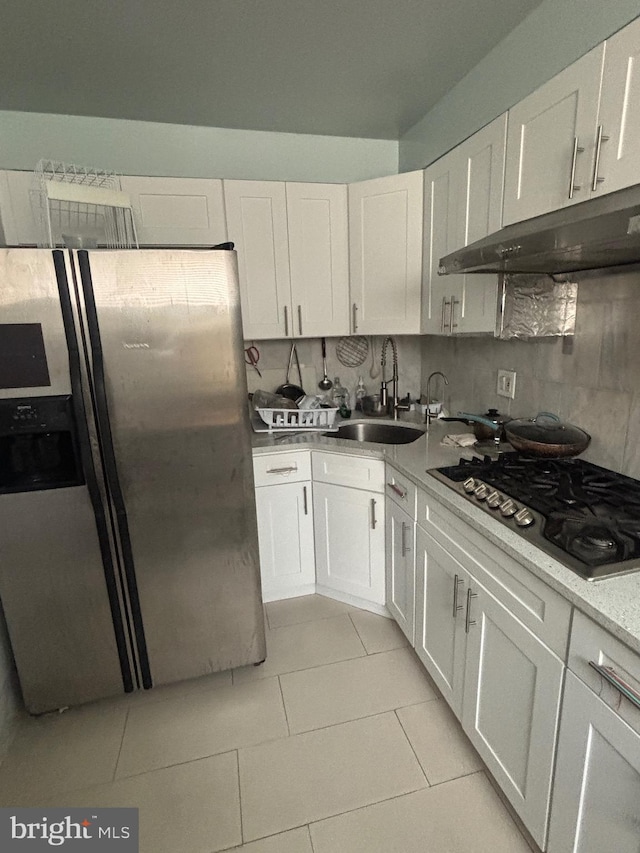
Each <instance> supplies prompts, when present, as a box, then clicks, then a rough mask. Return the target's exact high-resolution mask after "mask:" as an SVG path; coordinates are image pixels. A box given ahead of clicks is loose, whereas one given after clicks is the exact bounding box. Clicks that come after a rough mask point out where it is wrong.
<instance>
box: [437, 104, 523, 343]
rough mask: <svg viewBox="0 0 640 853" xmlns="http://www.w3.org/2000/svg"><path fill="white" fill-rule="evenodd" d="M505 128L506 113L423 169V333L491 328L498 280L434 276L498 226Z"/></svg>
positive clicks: (484, 330) (460, 276) (499, 220)
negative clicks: (442, 264) (457, 253)
mask: <svg viewBox="0 0 640 853" xmlns="http://www.w3.org/2000/svg"><path fill="white" fill-rule="evenodd" d="M506 126H507V114H506V113H505V114H503V115H502V116H499V117H498V118H497V119H495V120H494V121H492V122H491V123H490V124H489V125H487V126H486V127H484V128H483V129H482V130H480V131H478V133H475V134H474V135H473V136H472V137H470V138H469V139H467V140H466V141H465V142H463V143H462V144H461V145H459V146H458V147H457V148H454V149H453V151H451V152H450V153H449V154H446V155H445V156H444V157H442V158H441V159H440V160H438V161H436V163H434V164H433V165H432V166H429V167H428V168H427V169H425V173H424V182H425V190H424V196H425V197H424V202H425V203H424V233H425V240H424V266H423V268H424V288H423V297H422V331H423V333H426V334H459V333H471V332H493V330H494V328H495V320H496V305H497V302H496V300H497V289H498V282H497V277H495V276H486V275H448V276H439V275H438V265H439V261H440V258H441V257H443V256H444V255H447V254H448V253H449V252H453V251H455V250H456V249H459V248H462V247H463V246H467V245H469V243H473V242H474V241H475V240H480V239H481V238H482V237H486V236H487V235H488V234H491V233H493V232H494V231H497V230H498V229H499V228H500V227H501V225H502V194H503V184H504V156H505V137H506Z"/></svg>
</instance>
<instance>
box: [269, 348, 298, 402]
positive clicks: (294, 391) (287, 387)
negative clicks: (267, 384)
mask: <svg viewBox="0 0 640 853" xmlns="http://www.w3.org/2000/svg"><path fill="white" fill-rule="evenodd" d="M294 355H295V358H296V366H297V368H298V381H299V382H300V384H299V385H294V384H293V383H292V382H290V381H289V374H290V373H291V366H292V364H293V357H294ZM275 393H276V394H280V396H282V397H287V399H289V400H295V401H296V402H297V401H298V400H299V399H301V398H302V397H304V395H305V391H304V388H303V387H302V371H301V370H300V361H299V360H298V350H297V349H296V342H295V341H293V342H292V344H291V352H290V353H289V364H288V365H287V375H286V377H285V380H284V385H278V387H277V388H276V390H275Z"/></svg>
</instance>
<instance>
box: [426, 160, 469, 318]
mask: <svg viewBox="0 0 640 853" xmlns="http://www.w3.org/2000/svg"><path fill="white" fill-rule="evenodd" d="M460 166H461V162H460V159H459V158H458V156H457V153H456V151H455V150H454V151H452V152H451V153H450V154H446V155H445V156H444V157H441V158H440V160H438V161H437V162H436V163H434V164H433V165H432V166H429V167H428V168H427V169H425V171H424V257H423V270H424V282H423V293H422V321H421V324H422V332H423V334H432V335H446V334H451V333H452V332H454V331H457V330H458V328H457V324H458V322H459V319H460V306H461V304H462V276H460V275H446V276H439V275H438V265H439V263H440V258H441V257H443V255H448V254H449V252H453V251H455V249H458V248H460V245H459V243H460V234H459V231H460V229H459V228H458V209H457V204H458V200H459V197H460V188H461V171H460ZM456 318H457V319H456Z"/></svg>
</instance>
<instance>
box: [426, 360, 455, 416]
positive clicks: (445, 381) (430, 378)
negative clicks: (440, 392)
mask: <svg viewBox="0 0 640 853" xmlns="http://www.w3.org/2000/svg"><path fill="white" fill-rule="evenodd" d="M434 376H442V380H443V382H444V384H445V385H448V384H449V380H448V379H447V377H446V376H445V375H444V373H443V372H442V371H441V370H434V371H433V373H430V374H429V378H428V379H427V411H426V413H425V416H424V422H425V423H426V424H430V423H431V421H432V420H433V419H434V418H437V417H438V416H437V415H432V414H431V413H430V412H429V403H430V402H431V380H432V379H433V377H434Z"/></svg>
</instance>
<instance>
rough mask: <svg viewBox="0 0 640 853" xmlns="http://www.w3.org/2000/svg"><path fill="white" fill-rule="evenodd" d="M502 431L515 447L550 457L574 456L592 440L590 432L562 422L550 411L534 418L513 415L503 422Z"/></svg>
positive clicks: (526, 453) (528, 452)
mask: <svg viewBox="0 0 640 853" xmlns="http://www.w3.org/2000/svg"><path fill="white" fill-rule="evenodd" d="M504 431H505V433H506V436H507V441H509V443H510V444H511V446H512V447H513V448H514V450H519V451H520V453H523V454H524V455H526V456H543V457H546V458H549V459H556V458H563V457H569V456H577V455H578V454H579V453H582V451H583V450H586V449H587V447H588V446H589V442H590V441H591V436H590V435H589V433H587V432H585V431H584V430H583V429H580V428H579V427H577V426H574V425H573V424H568V423H564V422H563V421H561V420H560V418H559V417H558V416H557V415H552V414H551V413H550V412H539V413H538V414H537V415H536V416H535V417H533V418H516V419H515V420H512V421H509V422H508V423H507V424H505V426H504Z"/></svg>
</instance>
